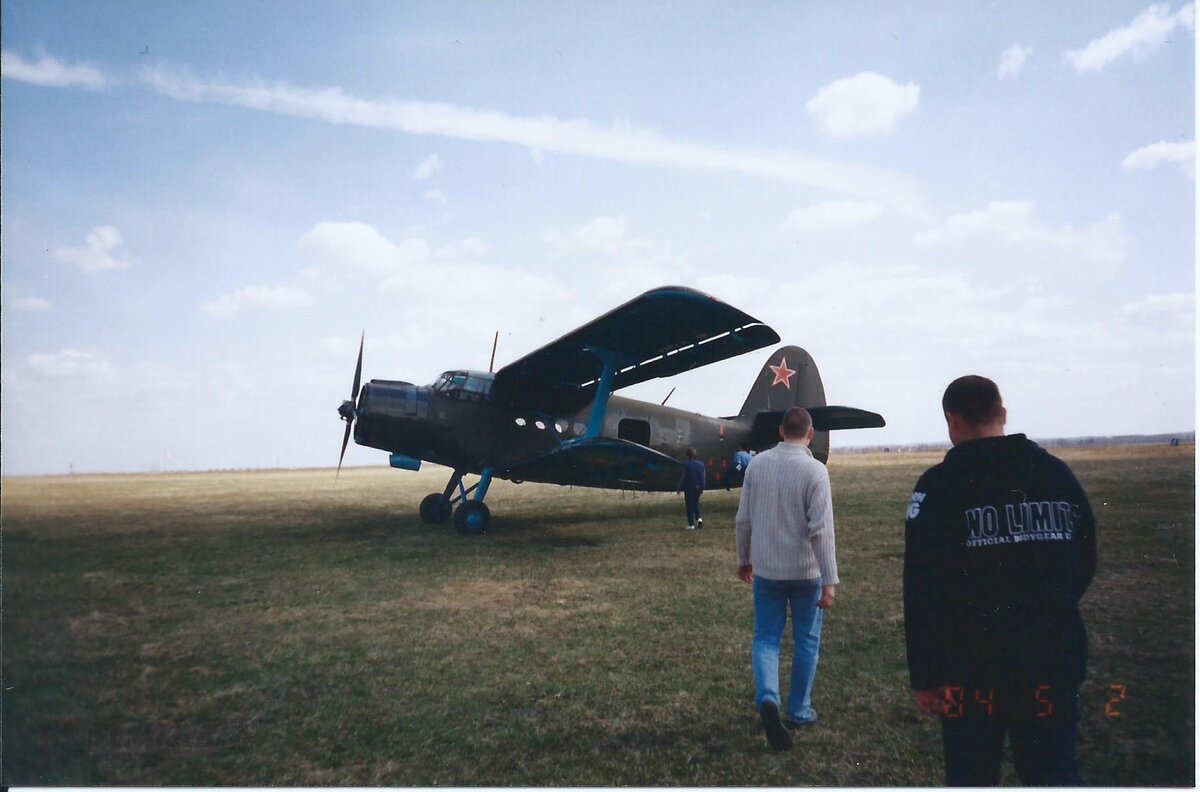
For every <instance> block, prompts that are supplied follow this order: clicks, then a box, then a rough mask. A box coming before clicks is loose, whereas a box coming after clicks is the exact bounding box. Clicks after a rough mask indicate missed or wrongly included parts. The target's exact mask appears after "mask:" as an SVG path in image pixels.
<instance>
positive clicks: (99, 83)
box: [0, 50, 112, 91]
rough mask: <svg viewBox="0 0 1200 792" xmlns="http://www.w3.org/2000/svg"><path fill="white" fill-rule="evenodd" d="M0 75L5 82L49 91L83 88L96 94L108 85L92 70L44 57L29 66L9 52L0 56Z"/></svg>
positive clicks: (0, 53) (108, 81)
mask: <svg viewBox="0 0 1200 792" xmlns="http://www.w3.org/2000/svg"><path fill="white" fill-rule="evenodd" d="M0 73H2V74H3V76H4V79H6V80H17V81H18V82H26V83H33V84H34V85H43V86H47V87H51V88H83V89H86V90H89V91H98V90H100V89H102V88H105V87H107V86H108V85H110V84H111V83H112V81H111V80H110V79H109V78H108V77H106V76H105V75H104V74H103V73H101V72H100V70H98V69H96V68H95V67H93V66H86V65H71V64H68V63H63V62H62V61H60V60H58V59H56V58H51V57H49V56H46V55H42V56H40V57H38V59H37V61H36V62H34V63H30V62H29V61H27V60H25V59H24V58H22V57H21V56H20V55H18V54H17V53H15V52H12V51H11V50H4V51H3V52H0Z"/></svg>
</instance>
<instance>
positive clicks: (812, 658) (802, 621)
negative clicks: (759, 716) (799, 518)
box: [750, 575, 823, 723]
mask: <svg viewBox="0 0 1200 792" xmlns="http://www.w3.org/2000/svg"><path fill="white" fill-rule="evenodd" d="M819 599H821V579H820V578H817V579H815V580H768V579H767V578H763V577H759V576H757V575H755V576H754V642H753V643H752V644H751V645H750V663H751V665H752V666H753V667H754V709H755V711H757V710H759V709H760V708H761V707H762V704H763V702H764V701H773V702H775V705H776V706H779V707H780V708H781V709H782V706H781V704H782V702H781V700H780V697H779V641H780V639H781V638H782V637H783V628H784V626H785V625H786V623H787V612H788V607H789V606H790V607H791V609H792V638H793V640H794V642H795V649H794V652H793V654H792V679H791V687H790V688H789V689H788V704H787V710H786V712H787V715H786V718H787V719H788V720H790V721H794V722H796V723H805V722H807V721H812V720H816V717H817V713H816V712H815V711H814V710H813V708H812V686H813V679H814V677H816V674H817V658H818V655H819V650H820V648H821V622H822V617H823V612H822V611H821V609H820V608H818V607H817V600H819Z"/></svg>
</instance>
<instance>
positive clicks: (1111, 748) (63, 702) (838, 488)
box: [0, 446, 1195, 786]
mask: <svg viewBox="0 0 1200 792" xmlns="http://www.w3.org/2000/svg"><path fill="white" fill-rule="evenodd" d="M1061 456H1063V457H1064V458H1065V459H1067V460H1068V461H1069V462H1070V463H1071V465H1072V466H1073V468H1074V469H1075V471H1076V472H1077V474H1078V475H1079V478H1080V480H1081V481H1082V482H1083V484H1084V486H1085V487H1086V488H1087V489H1088V492H1089V495H1090V496H1091V499H1092V503H1093V506H1094V508H1095V511H1096V514H1097V517H1098V520H1099V527H1100V533H1099V542H1100V570H1099V572H1098V574H1097V576H1096V579H1095V582H1094V583H1093V585H1092V587H1091V589H1090V590H1089V592H1088V594H1087V596H1086V597H1085V599H1084V612H1085V618H1086V619H1087V622H1088V626H1089V631H1090V641H1091V663H1090V675H1089V681H1088V682H1087V684H1086V685H1085V688H1084V697H1085V698H1084V702H1085V716H1084V722H1083V725H1082V732H1081V734H1082V753H1083V757H1084V762H1085V764H1084V777H1085V779H1086V780H1087V781H1088V783H1089V784H1094V785H1113V786H1124V785H1144V784H1147V785H1193V784H1194V781H1195V765H1194V760H1195V749H1194V746H1195V741H1194V728H1195V726H1194V717H1195V711H1194V702H1195V691H1194V683H1195V680H1194V658H1195V645H1194V635H1195V632H1194V631H1195V614H1194V594H1195V591H1194V584H1195V569H1194V558H1195V542H1194V536H1195V524H1194V515H1195V477H1194V447H1192V446H1184V447H1181V448H1170V447H1167V446H1159V447H1149V446H1125V447H1111V448H1101V449H1086V450H1066V451H1063V452H1062V453H1061ZM939 457H940V455H936V454H926V455H916V454H887V455H883V454H880V455H842V456H838V455H837V454H836V452H835V456H834V458H833V460H832V461H831V464H830V472H831V475H832V479H833V487H834V501H835V508H836V513H837V520H838V523H837V528H838V550H839V566H840V571H841V575H842V582H843V585H842V586H841V589H840V596H839V599H838V602H837V604H836V606H835V608H834V609H833V610H832V611H830V612H829V613H828V614H827V616H826V622H825V633H824V641H823V645H822V655H821V667H820V670H819V672H818V675H817V683H816V688H815V690H814V705H815V706H816V708H817V709H818V710H819V711H820V713H821V722H820V724H818V725H817V726H816V727H813V728H812V729H810V730H807V731H804V732H803V733H802V734H801V735H800V736H799V739H798V742H797V746H796V747H795V748H794V749H793V750H792V751H790V752H787V753H774V752H772V751H770V749H769V748H767V746H766V743H765V741H764V740H763V738H762V735H761V732H760V729H759V727H758V723H757V718H756V716H755V714H754V712H753V710H752V697H753V685H752V682H751V679H750V670H749V640H750V624H751V613H752V605H751V601H750V591H749V587H748V586H746V585H745V584H743V583H741V582H739V581H738V580H737V579H736V578H735V576H734V566H735V558H734V551H733V530H732V523H733V514H734V511H735V509H736V505H737V493H736V492H733V493H727V492H724V491H716V492H711V493H709V494H707V495H706V496H705V509H706V512H705V514H706V519H705V528H704V530H702V531H696V532H686V531H683V530H681V529H682V525H683V505H682V502H681V500H680V499H678V498H676V497H675V496H672V495H646V494H639V495H636V496H634V495H631V494H624V495H622V494H621V493H615V492H603V491H595V490H581V489H574V490H570V489H566V488H559V487H550V486H539V485H531V484H523V485H519V486H518V485H512V484H509V483H507V482H497V483H495V484H494V485H493V487H492V491H491V492H490V493H489V496H488V502H489V505H490V506H491V507H492V509H493V514H494V522H493V528H492V531H491V533H489V534H488V535H486V536H483V537H478V538H470V539H468V538H463V537H460V536H458V535H456V534H455V533H454V532H453V529H447V528H443V527H434V526H427V525H423V524H422V523H421V522H420V521H419V520H418V519H417V517H416V507H417V503H418V501H419V500H420V498H421V496H422V495H424V494H425V493H427V492H431V491H434V490H440V489H441V487H442V486H443V484H444V483H445V476H446V473H445V471H441V470H438V469H432V470H425V471H422V472H420V473H417V474H408V473H399V472H395V471H390V470H387V469H384V468H379V469H350V470H343V471H342V475H341V480H340V481H339V482H338V485H337V487H336V488H335V487H334V485H333V473H332V471H295V472H283V471H281V472H257V473H206V474H175V475H147V476H112V477H102V476H95V477H93V476H73V477H61V478H15V479H5V480H4V481H3V546H2V550H3V557H2V571H3V597H4V601H3V779H0V780H2V782H3V784H4V785H28V784H35V785H69V786H78V785H198V786H209V785H390V786H405V785H458V786H462V785H566V786H584V785H612V786H619V785H637V786H654V785H698V786H707V785H720V786H747V785H752V786H759V785H770V786H796V785H814V784H815V785H829V786H837V785H861V786H880V785H882V786H897V785H938V784H940V783H941V781H942V775H941V744H940V739H939V736H938V728H937V724H936V722H935V721H933V720H929V719H925V718H921V717H919V716H918V715H916V714H915V710H914V708H913V707H912V704H911V696H910V694H909V691H908V689H907V681H908V680H907V672H906V669H905V662H904V643H903V621H902V608H901V598H900V593H901V582H900V572H901V563H902V557H903V524H902V520H903V514H904V510H905V506H906V503H907V500H908V495H909V492H910V490H911V488H912V485H913V483H914V482H915V481H916V478H917V476H918V474H919V473H920V472H921V471H922V470H924V469H925V468H926V467H927V466H928V465H930V464H932V463H933V462H934V461H936V460H937V459H938V458H939ZM785 673H786V670H785ZM784 678H785V679H786V676H785V677H784ZM1110 685H1122V686H1124V691H1125V697H1124V699H1123V700H1121V701H1119V702H1117V703H1116V704H1112V705H1110V704H1109V702H1110V700H1111V699H1112V698H1114V697H1115V696H1114V694H1113V693H1112V692H1111V691H1112V689H1110ZM1106 709H1107V710H1108V712H1107V713H1106ZM1006 773H1007V774H1006V781H1007V782H1010V783H1012V782H1015V777H1014V776H1012V774H1011V772H1007V771H1006Z"/></svg>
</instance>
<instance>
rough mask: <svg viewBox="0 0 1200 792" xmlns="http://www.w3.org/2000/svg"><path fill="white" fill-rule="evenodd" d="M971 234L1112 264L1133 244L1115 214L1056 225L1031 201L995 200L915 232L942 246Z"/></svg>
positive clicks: (925, 241) (924, 240)
mask: <svg viewBox="0 0 1200 792" xmlns="http://www.w3.org/2000/svg"><path fill="white" fill-rule="evenodd" d="M969 237H983V238H985V239H991V240H995V241H997V242H1000V243H1003V244H1007V245H1012V246H1016V247H1023V248H1032V249H1044V250H1048V251H1052V252H1056V253H1060V254H1063V253H1065V254H1068V255H1071V256H1074V257H1077V258H1082V259H1084V260H1087V261H1091V262H1093V263H1095V264H1100V265H1104V266H1108V267H1115V266H1117V265H1119V264H1120V263H1121V262H1123V261H1124V260H1125V254H1126V251H1127V248H1128V244H1129V243H1128V239H1127V238H1126V236H1125V234H1124V232H1123V230H1122V228H1121V219H1120V217H1119V216H1118V215H1117V214H1115V213H1111V214H1109V215H1108V216H1107V217H1106V218H1104V219H1103V220H1101V221H1099V222H1096V223H1093V224H1092V225H1090V226H1088V227H1087V228H1083V229H1077V228H1074V227H1072V226H1069V225H1064V226H1062V227H1060V228H1052V227H1050V226H1047V225H1045V224H1044V223H1042V222H1041V221H1039V220H1038V219H1037V218H1036V217H1035V216H1034V206H1033V203H1032V202H1031V201H993V202H991V203H989V204H988V205H987V207H986V208H984V209H981V210H978V211H974V212H963V213H960V214H955V215H952V216H951V217H950V219H949V220H947V221H946V222H945V223H944V224H943V225H942V226H941V227H940V228H935V229H933V230H930V231H923V232H921V233H918V234H916V235H914V237H913V241H914V242H915V243H917V244H918V245H939V244H946V243H950V242H956V241H961V240H963V239H966V238H969Z"/></svg>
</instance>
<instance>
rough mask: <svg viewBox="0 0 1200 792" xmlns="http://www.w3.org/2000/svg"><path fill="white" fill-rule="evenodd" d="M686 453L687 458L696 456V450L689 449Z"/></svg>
mask: <svg viewBox="0 0 1200 792" xmlns="http://www.w3.org/2000/svg"><path fill="white" fill-rule="evenodd" d="M686 453H687V458H688V459H692V458H694V457H695V456H696V449H694V448H689V449H688V450H687V452H686Z"/></svg>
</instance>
